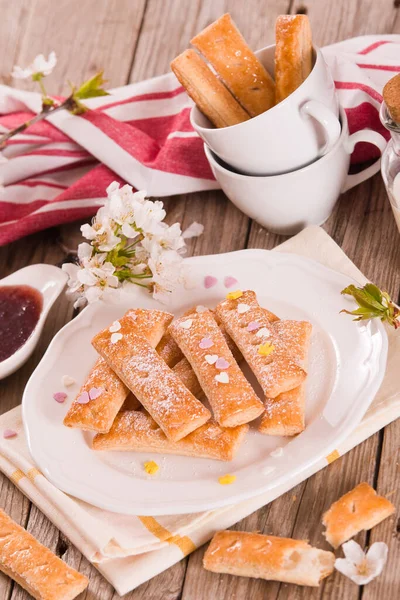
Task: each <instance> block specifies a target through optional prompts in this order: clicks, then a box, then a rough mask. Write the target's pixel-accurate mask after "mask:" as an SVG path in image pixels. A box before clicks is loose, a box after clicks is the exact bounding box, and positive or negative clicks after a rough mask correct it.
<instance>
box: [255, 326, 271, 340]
mask: <svg viewBox="0 0 400 600" xmlns="http://www.w3.org/2000/svg"><path fill="white" fill-rule="evenodd" d="M270 335H271V332H270V330H269V329H268V327H261V329H259V331H257V333H256V336H257V337H259V338H261V337H262V338H267V337H269V336H270Z"/></svg>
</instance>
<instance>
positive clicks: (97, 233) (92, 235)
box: [81, 209, 121, 252]
mask: <svg viewBox="0 0 400 600" xmlns="http://www.w3.org/2000/svg"><path fill="white" fill-rule="evenodd" d="M100 210H101V209H100ZM81 232H82V235H83V237H85V238H86V239H87V240H90V241H92V242H94V244H95V245H96V246H97V247H98V249H99V250H100V251H101V252H110V251H111V250H113V249H114V248H115V247H116V246H117V245H118V244H119V243H120V241H121V238H120V237H119V236H117V235H115V233H114V226H113V222H112V220H111V219H110V218H109V217H108V216H106V215H104V216H102V218H100V219H99V217H98V216H96V218H95V219H94V220H93V223H92V225H89V224H88V223H85V224H84V225H82V226H81Z"/></svg>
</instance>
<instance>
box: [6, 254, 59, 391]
mask: <svg viewBox="0 0 400 600" xmlns="http://www.w3.org/2000/svg"><path fill="white" fill-rule="evenodd" d="M67 279H68V277H67V275H66V273H64V272H63V271H62V270H61V269H59V268H58V267H53V266H52V265H41V264H38V265H30V266H29V267H24V268H23V269H20V270H19V271H15V273H12V274H11V275H9V276H8V277H4V279H0V286H4V285H29V286H30V287H32V288H35V289H36V290H38V291H39V292H40V293H41V294H42V296H43V308H42V312H41V313H40V317H39V321H38V322H37V324H36V327H35V329H34V330H33V332H32V334H31V335H30V336H29V338H28V339H27V340H26V342H25V343H24V345H23V346H21V348H19V349H18V350H17V351H16V352H14V354H12V355H11V356H10V357H9V358H6V359H5V360H3V361H1V362H0V379H4V378H5V377H7V376H8V375H11V373H14V371H16V370H17V369H19V368H20V367H22V365H23V364H24V363H25V362H26V361H27V360H28V358H29V357H30V355H31V354H32V352H33V351H34V349H35V347H36V344H37V343H38V341H39V338H40V334H41V333H42V329H43V325H44V324H45V321H46V317H47V315H48V314H49V310H50V308H51V307H52V306H53V304H54V302H55V301H56V299H57V298H58V296H59V295H60V294H61V292H62V290H63V288H64V286H65V284H66V282H67Z"/></svg>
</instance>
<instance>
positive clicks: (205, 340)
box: [199, 337, 214, 350]
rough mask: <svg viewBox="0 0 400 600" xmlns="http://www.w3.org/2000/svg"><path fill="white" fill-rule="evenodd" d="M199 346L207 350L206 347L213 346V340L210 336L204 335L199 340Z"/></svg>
mask: <svg viewBox="0 0 400 600" xmlns="http://www.w3.org/2000/svg"><path fill="white" fill-rule="evenodd" d="M199 346H200V348H201V349H202V350H207V348H211V346H214V342H213V341H212V340H211V339H210V338H207V337H205V338H203V339H202V340H201V341H200V344H199Z"/></svg>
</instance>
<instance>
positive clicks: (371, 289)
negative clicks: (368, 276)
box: [364, 283, 382, 303]
mask: <svg viewBox="0 0 400 600" xmlns="http://www.w3.org/2000/svg"><path fill="white" fill-rule="evenodd" d="M364 289H365V291H366V292H367V293H368V294H369V295H370V296H372V297H373V298H374V299H375V300H376V301H377V302H379V303H382V292H381V290H380V289H379V288H378V286H377V285H375V284H373V283H367V284H365V286H364Z"/></svg>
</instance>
